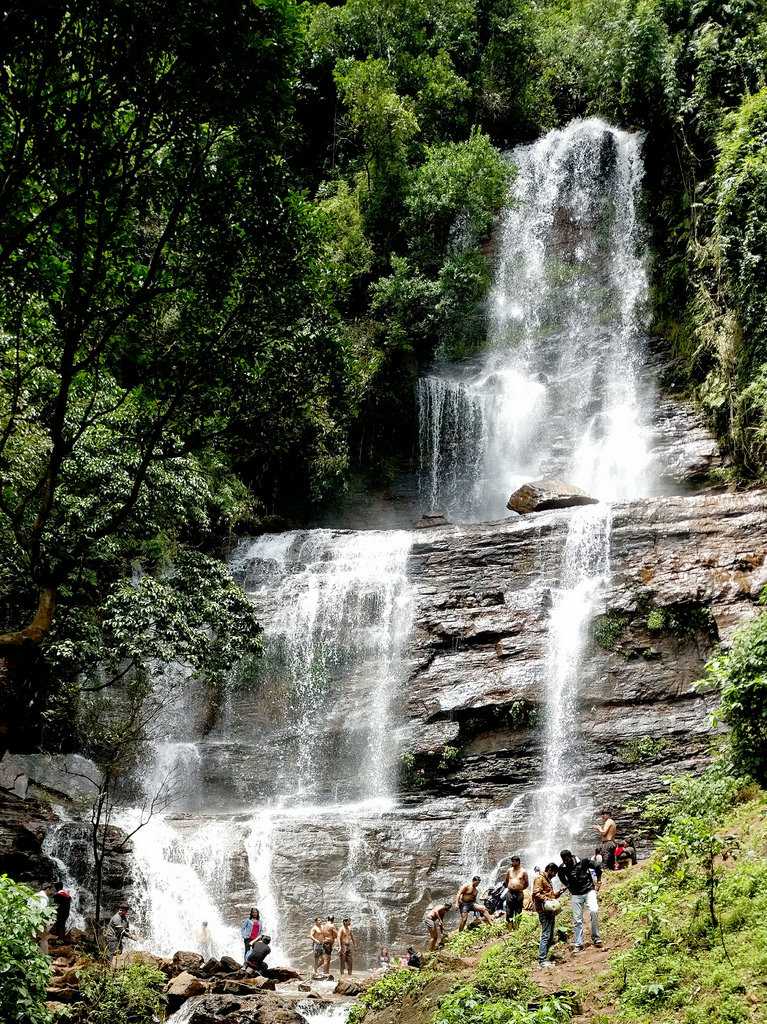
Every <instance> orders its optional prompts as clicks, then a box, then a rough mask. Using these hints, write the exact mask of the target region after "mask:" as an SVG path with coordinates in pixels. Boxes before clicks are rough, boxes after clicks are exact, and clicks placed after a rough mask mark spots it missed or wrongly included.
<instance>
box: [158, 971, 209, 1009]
mask: <svg viewBox="0 0 767 1024" xmlns="http://www.w3.org/2000/svg"><path fill="white" fill-rule="evenodd" d="M201 959H202V958H201ZM165 991H166V993H167V996H168V1009H169V1010H170V1011H171V1012H173V1011H174V1010H177V1009H178V1008H179V1006H181V1004H182V1003H185V1002H186V1001H187V999H190V998H191V997H192V996H200V995H202V994H203V992H206V991H207V988H206V985H205V982H204V981H200V979H199V978H195V976H194V975H193V974H189V972H188V971H182V972H181V974H177V975H176V977H175V978H173V979H172V980H171V981H169V982H168V984H167V985H166V986H165Z"/></svg>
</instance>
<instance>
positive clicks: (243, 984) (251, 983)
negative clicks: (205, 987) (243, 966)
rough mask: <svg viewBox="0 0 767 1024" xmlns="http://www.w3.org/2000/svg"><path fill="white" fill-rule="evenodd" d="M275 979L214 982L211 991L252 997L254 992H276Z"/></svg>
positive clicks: (242, 979) (234, 979)
mask: <svg viewBox="0 0 767 1024" xmlns="http://www.w3.org/2000/svg"><path fill="white" fill-rule="evenodd" d="M275 985H276V982H275V981H274V979H273V978H262V977H260V976H259V977H257V978H239V979H236V978H223V979H221V980H220V981H219V980H216V981H214V982H213V988H212V990H211V991H213V992H216V993H221V994H224V995H230V996H252V995H253V993H254V992H274V988H275Z"/></svg>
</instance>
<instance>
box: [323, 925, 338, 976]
mask: <svg viewBox="0 0 767 1024" xmlns="http://www.w3.org/2000/svg"><path fill="white" fill-rule="evenodd" d="M337 938H338V929H337V928H336V925H335V918H334V917H333V916H332V915H331V916H330V917H329V918H328V919H327V921H326V922H325V923H324V924H323V926H322V969H323V971H324V972H325V974H326V975H327V974H330V958H331V956H332V955H333V946H335V944H336V939H337Z"/></svg>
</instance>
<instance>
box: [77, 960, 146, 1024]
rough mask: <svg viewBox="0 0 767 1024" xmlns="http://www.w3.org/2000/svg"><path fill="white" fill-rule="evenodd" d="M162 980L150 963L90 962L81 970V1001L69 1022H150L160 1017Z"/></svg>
mask: <svg viewBox="0 0 767 1024" xmlns="http://www.w3.org/2000/svg"><path fill="white" fill-rule="evenodd" d="M165 983H166V978H165V975H164V974H163V973H162V972H161V971H158V970H157V968H155V967H152V966H151V965H150V964H130V965H129V966H128V967H119V968H112V967H110V966H108V965H105V964H99V963H94V964H91V965H90V966H89V967H87V968H85V969H84V970H83V971H81V973H80V992H81V995H82V1002H80V1003H76V1004H75V1005H74V1007H73V1010H72V1014H73V1015H72V1017H71V1021H72V1024H153V1022H154V1021H157V1020H158V1019H161V1017H162V1012H163V1007H164V1001H163V997H162V991H163V988H164V986H165Z"/></svg>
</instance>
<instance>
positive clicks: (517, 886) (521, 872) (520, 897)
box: [503, 856, 530, 931]
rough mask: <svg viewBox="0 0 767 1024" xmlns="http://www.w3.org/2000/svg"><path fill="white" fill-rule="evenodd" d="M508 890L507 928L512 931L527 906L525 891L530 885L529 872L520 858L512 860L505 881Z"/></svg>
mask: <svg viewBox="0 0 767 1024" xmlns="http://www.w3.org/2000/svg"><path fill="white" fill-rule="evenodd" d="M503 884H504V887H505V888H506V928H507V930H508V931H511V930H512V929H513V928H516V926H517V925H518V924H519V915H520V914H521V913H522V911H523V909H524V906H525V890H526V889H527V888H528V886H529V885H530V879H529V878H528V876H527V872H526V871H525V869H524V868H523V867H522V861H521V860H520V858H519V857H516V856H514V857H512V858H511V866H510V867H509V870H508V871H507V872H506V877H505V878H504V880H503Z"/></svg>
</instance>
